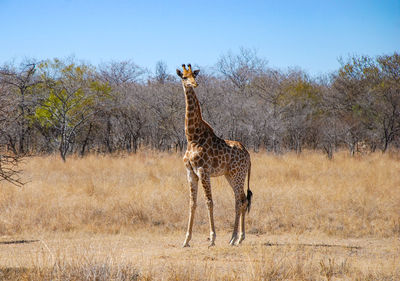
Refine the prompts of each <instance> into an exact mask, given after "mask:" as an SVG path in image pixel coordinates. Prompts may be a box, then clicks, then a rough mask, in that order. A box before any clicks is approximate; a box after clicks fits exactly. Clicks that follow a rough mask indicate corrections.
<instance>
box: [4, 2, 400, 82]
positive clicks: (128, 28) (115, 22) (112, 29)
mask: <svg viewBox="0 0 400 281" xmlns="http://www.w3.org/2000/svg"><path fill="white" fill-rule="evenodd" d="M0 20H1V29H0V63H3V62H6V61H10V60H13V59H16V60H19V59H21V58H23V57H34V58H37V59H46V58H54V57H59V58H63V57H67V56H71V55H74V56H75V57H76V58H77V59H82V60H86V61H88V62H91V63H93V64H98V63H101V62H107V61H110V60H117V61H118V60H126V59H132V60H133V61H134V62H135V63H136V64H138V65H140V66H143V67H147V68H149V69H150V70H154V67H155V64H156V62H157V61H159V60H163V61H164V62H166V63H167V65H168V68H169V71H171V72H172V71H173V70H174V69H175V67H177V66H179V65H180V64H182V63H189V62H190V63H192V64H197V65H200V66H212V65H214V64H215V63H216V62H217V60H218V58H219V57H220V56H221V55H222V54H226V53H227V52H228V51H232V52H233V53H235V52H238V51H239V48H240V47H245V48H252V49H255V50H257V52H258V55H259V56H260V57H262V58H265V59H266V60H268V62H269V64H268V65H269V66H271V67H278V68H282V69H285V68H287V67H294V66H297V67H300V68H302V69H304V70H306V71H308V72H309V73H310V74H312V75H318V74H321V73H327V72H329V71H332V70H335V69H337V68H338V67H339V66H340V65H339V63H338V58H339V57H340V56H343V57H347V56H348V55H354V54H355V55H364V54H365V55H370V56H375V55H381V54H390V53H393V52H394V51H397V52H399V51H400V0H376V1H369V0H359V1H353V0H319V1H317V0H299V1H284V0H282V1H279V0H276V1H272V0H268V1H267V0H266V1H251V0H247V1H246V0H239V1H236V0H230V1H220V0H212V1H208V0H198V1H161V0H160V1H155V0H147V1H146V0H142V1H134V0H131V1H128V0H126V1H123V0H108V1H106V0H86V1H85V0H26V1H23V0H0Z"/></svg>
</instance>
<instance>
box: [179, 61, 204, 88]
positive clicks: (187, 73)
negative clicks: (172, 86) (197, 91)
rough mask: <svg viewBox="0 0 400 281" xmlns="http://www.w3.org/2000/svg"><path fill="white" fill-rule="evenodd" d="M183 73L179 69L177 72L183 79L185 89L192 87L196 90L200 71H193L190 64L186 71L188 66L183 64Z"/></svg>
mask: <svg viewBox="0 0 400 281" xmlns="http://www.w3.org/2000/svg"><path fill="white" fill-rule="evenodd" d="M182 68H183V72H182V71H180V70H179V69H177V70H176V74H178V76H179V77H181V79H182V85H183V87H185V88H186V87H192V88H196V87H197V86H198V85H199V84H197V82H196V79H195V78H196V76H197V74H199V72H200V70H194V71H192V66H191V65H190V64H188V68H187V69H186V65H184V64H182Z"/></svg>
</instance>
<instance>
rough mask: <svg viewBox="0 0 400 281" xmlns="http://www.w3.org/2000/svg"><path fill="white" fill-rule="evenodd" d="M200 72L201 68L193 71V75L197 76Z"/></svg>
mask: <svg viewBox="0 0 400 281" xmlns="http://www.w3.org/2000/svg"><path fill="white" fill-rule="evenodd" d="M199 72H200V70H199V69H197V70H195V71H193V77H194V78H196V76H197V75H198V74H199Z"/></svg>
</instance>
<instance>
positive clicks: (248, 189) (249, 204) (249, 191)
mask: <svg viewBox="0 0 400 281" xmlns="http://www.w3.org/2000/svg"><path fill="white" fill-rule="evenodd" d="M250 172H251V162H250V164H249V169H248V170H247V213H250V208H251V197H252V196H253V192H251V190H250Z"/></svg>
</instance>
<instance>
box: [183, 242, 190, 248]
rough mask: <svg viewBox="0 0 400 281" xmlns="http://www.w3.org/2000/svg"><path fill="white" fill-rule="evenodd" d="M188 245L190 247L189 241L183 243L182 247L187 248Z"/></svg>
mask: <svg viewBox="0 0 400 281" xmlns="http://www.w3.org/2000/svg"><path fill="white" fill-rule="evenodd" d="M188 247H190V245H189V243H184V244H183V245H182V248H188Z"/></svg>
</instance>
